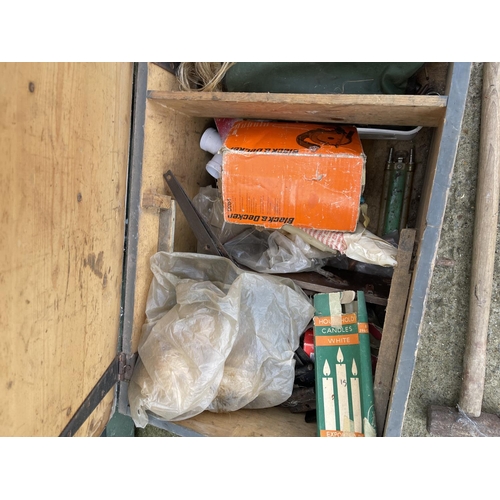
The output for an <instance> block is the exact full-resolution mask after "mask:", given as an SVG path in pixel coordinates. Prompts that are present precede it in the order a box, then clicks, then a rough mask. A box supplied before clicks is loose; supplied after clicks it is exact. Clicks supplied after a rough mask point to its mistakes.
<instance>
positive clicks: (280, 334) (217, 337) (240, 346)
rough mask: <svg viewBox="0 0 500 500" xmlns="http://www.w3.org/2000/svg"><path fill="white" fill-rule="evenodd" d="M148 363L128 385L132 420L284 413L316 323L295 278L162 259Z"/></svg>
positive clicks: (203, 261) (206, 261)
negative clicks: (302, 343) (297, 355)
mask: <svg viewBox="0 0 500 500" xmlns="http://www.w3.org/2000/svg"><path fill="white" fill-rule="evenodd" d="M151 269H152V271H153V275H154V277H153V281H152V284H151V287H150V291H149V295H148V300H147V305H146V323H145V324H144V327H143V332H142V338H141V342H140V344H139V360H138V363H137V364H136V368H135V370H134V373H133V375H132V379H131V381H130V384H129V391H128V395H129V403H130V411H131V416H132V419H133V420H134V423H135V425H136V426H138V427H145V426H146V425H147V423H148V415H147V413H146V412H147V411H150V412H152V413H153V414H155V415H156V416H158V417H160V418H163V419H165V420H167V421H176V420H183V419H186V418H190V417H193V416H195V415H197V414H199V413H201V412H202V411H204V410H210V411H213V412H227V411H235V410H238V409H240V408H244V407H245V408H265V407H270V406H277V405H279V404H281V403H283V402H284V401H286V400H287V399H288V398H289V397H290V396H291V394H292V390H293V381H294V376H295V372H294V369H295V361H294V352H295V350H296V349H297V348H298V346H299V338H300V335H301V334H302V332H303V331H304V329H305V328H306V326H307V325H308V323H309V322H310V320H311V319H312V317H313V315H314V307H313V306H312V305H311V303H310V301H309V299H308V298H307V296H306V295H305V294H304V292H303V291H302V290H301V289H300V288H299V287H298V286H297V285H295V283H294V282H293V281H291V280H289V279H286V278H278V277H274V276H268V275H259V274H256V273H251V272H245V271H243V270H241V269H239V268H238V267H236V266H235V265H234V264H233V263H232V262H231V261H230V260H228V259H225V258H223V257H218V256H209V255H200V254H189V253H166V252H158V253H157V254H155V255H154V256H153V257H152V258H151Z"/></svg>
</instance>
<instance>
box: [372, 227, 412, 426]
mask: <svg viewBox="0 0 500 500" xmlns="http://www.w3.org/2000/svg"><path fill="white" fill-rule="evenodd" d="M414 244H415V230H414V229H403V230H402V232H401V237H400V239H399V247H398V254H397V261H398V265H397V267H396V269H395V270H394V274H393V277H392V283H391V292H390V294H389V301H388V304H387V309H386V316H385V322H384V329H383V333H382V341H381V342H380V349H379V353H378V360H377V368H376V370H375V377H374V380H373V389H374V397H375V419H376V422H377V430H378V434H379V435H383V429H384V423H385V417H386V414H387V406H388V404H389V396H390V394H391V387H392V379H393V377H394V369H395V367H396V359H397V355H398V349H399V342H400V340H401V330H402V328H403V321H404V316H405V311H406V302H407V300H408V293H409V291H410V282H411V272H410V265H411V260H412V257H413V248H414Z"/></svg>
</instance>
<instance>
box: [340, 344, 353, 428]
mask: <svg viewBox="0 0 500 500" xmlns="http://www.w3.org/2000/svg"><path fill="white" fill-rule="evenodd" d="M343 361H344V355H343V354H342V350H341V349H340V347H339V350H338V352H337V362H338V364H337V365H336V373H337V399H338V402H339V418H340V430H342V431H350V430H351V428H350V427H351V426H350V420H349V396H348V394H347V372H346V367H345V363H343Z"/></svg>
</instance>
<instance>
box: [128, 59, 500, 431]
mask: <svg viewBox="0 0 500 500" xmlns="http://www.w3.org/2000/svg"><path fill="white" fill-rule="evenodd" d="M482 68H483V66H482V63H474V65H473V68H472V74H471V80H470V87H469V95H468V98H467V105H466V110H465V117H464V121H463V126H462V133H461V139H460V144H459V148H458V156H457V161H456V164H455V169H454V174H453V179H452V185H451V189H450V193H449V198H448V203H447V208H446V213H445V219H444V224H443V229H442V233H441V239H440V244H439V251H438V261H437V264H436V267H435V269H434V274H433V278H432V284H431V288H430V292H429V297H428V302H427V307H426V313H425V317H424V323H423V328H422V332H421V337H420V342H419V349H418V354H417V361H416V368H415V373H414V377H413V381H412V385H411V391H410V397H409V402H408V408H407V412H406V416H405V420H404V425H403V436H408V437H409V436H429V434H428V433H427V430H426V424H427V409H428V407H429V405H432V404H437V405H444V406H450V407H453V406H456V404H457V402H458V397H459V391H460V384H461V376H462V360H463V352H464V346H465V334H466V330H467V321H468V304H469V299H468V293H469V279H470V269H471V257H472V236H473V229H474V205H475V183H476V170H477V164H478V155H479V127H480V114H481V94H482ZM499 235H500V231H499ZM497 241H498V243H497V251H496V254H498V251H499V250H498V249H499V248H500V238H499V239H498V240H497ZM499 283H500V262H499V259H498V258H497V260H496V264H495V280H494V290H493V297H492V304H491V319H490V326H489V334H488V353H487V356H488V357H487V370H486V385H485V393H484V403H483V411H484V412H488V413H496V414H499V413H500V328H499V327H500V289H499ZM137 435H138V436H168V435H171V434H170V433H167V432H165V431H162V430H161V429H156V428H154V427H151V426H148V427H147V428H146V429H140V430H137Z"/></svg>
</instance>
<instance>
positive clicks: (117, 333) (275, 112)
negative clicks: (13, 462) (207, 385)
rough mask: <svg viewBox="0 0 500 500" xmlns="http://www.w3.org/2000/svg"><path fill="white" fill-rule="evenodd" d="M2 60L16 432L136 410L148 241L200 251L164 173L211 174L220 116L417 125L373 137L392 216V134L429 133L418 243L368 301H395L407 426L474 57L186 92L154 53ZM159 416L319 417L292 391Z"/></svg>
mask: <svg viewBox="0 0 500 500" xmlns="http://www.w3.org/2000/svg"><path fill="white" fill-rule="evenodd" d="M0 69H1V72H0V73H1V74H2V77H3V78H2V79H1V82H0V102H1V103H2V110H3V112H2V114H1V116H0V127H1V131H2V133H1V136H0V153H1V155H0V158H1V162H2V167H1V169H0V190H1V196H0V229H1V234H2V240H1V241H2V244H1V249H2V250H1V265H0V296H1V298H2V304H3V306H2V309H1V312H0V328H1V330H2V335H1V336H0V353H1V354H0V367H1V369H0V395H1V400H2V407H1V408H0V435H2V436H59V435H78V436H99V435H101V434H102V431H103V430H104V428H105V427H106V424H107V422H108V421H109V419H110V417H111V415H112V414H113V412H115V411H117V412H120V413H123V414H127V412H128V411H129V409H128V400H127V384H128V379H129V378H130V375H131V373H132V371H133V365H134V361H135V354H136V352H137V346H138V343H139V339H140V335H141V327H142V324H143V322H144V311H145V305H146V298H147V294H148V289H149V285H150V282H151V277H152V275H151V272H150V269H149V259H150V257H151V255H153V254H154V253H155V252H156V251H157V250H158V249H162V250H171V249H175V251H180V252H183V251H190V252H191V251H196V238H195V236H194V235H193V233H192V231H191V229H190V227H189V225H188V223H187V221H186V219H185V218H184V215H183V214H182V212H181V211H180V210H179V209H178V208H177V210H176V203H175V202H174V200H173V198H172V197H171V193H170V192H169V190H168V187H167V185H166V183H165V180H164V178H163V174H164V173H165V172H167V171H168V170H172V171H173V172H174V173H175V175H176V177H177V178H178V180H179V182H181V183H182V185H183V186H184V188H185V189H186V191H187V193H188V195H189V196H190V197H193V196H194V195H195V194H197V192H198V189H199V187H200V186H205V185H208V184H209V183H210V179H209V176H208V174H207V172H206V170H205V164H206V162H207V160H208V159H209V157H210V155H209V154H208V153H206V152H204V151H202V150H201V149H200V147H199V139H200V136H201V134H202V133H203V131H204V130H205V129H206V128H207V127H208V126H209V125H210V124H211V123H213V118H216V117H221V118H231V117H234V118H255V119H273V120H288V121H308V122H310V121H315V122H318V123H341V124H355V125H358V126H360V125H362V126H365V127H402V126H405V127H415V128H416V127H421V128H419V129H418V130H419V131H418V134H417V135H416V137H415V138H413V139H412V140H411V141H394V140H391V139H387V140H380V139H374V140H372V139H369V138H367V139H364V140H363V147H364V150H365V153H366V155H367V172H366V185H367V191H366V195H365V197H366V202H367V203H368V206H369V207H372V208H373V209H374V211H375V212H374V215H373V220H372V222H371V224H375V225H376V219H377V207H378V206H379V204H380V193H381V191H382V189H381V185H382V179H383V171H384V168H385V163H386V156H387V151H388V150H389V148H390V147H392V146H394V147H395V148H398V147H402V148H407V147H409V146H410V144H411V147H414V150H415V161H416V169H415V177H414V190H415V193H414V194H415V196H414V198H413V199H414V202H413V206H412V210H413V218H411V217H410V220H411V222H412V225H411V226H410V227H414V228H415V232H414V236H415V244H413V240H412V239H411V237H412V236H413V235H406V236H405V238H406V239H404V241H402V243H401V244H400V253H401V259H402V261H401V262H403V261H405V262H406V264H405V266H404V267H403V266H402V267H401V268H400V270H399V271H398V274H397V275H396V273H395V275H394V277H393V281H392V286H391V289H390V292H389V294H388V297H386V298H385V299H383V298H382V299H381V298H380V297H379V296H378V295H377V291H376V290H372V292H373V293H372V296H371V298H370V289H369V287H368V288H365V290H364V291H365V296H366V299H367V302H368V301H369V300H373V301H375V300H382V302H381V303H383V304H387V314H388V316H387V317H386V325H388V326H387V330H388V332H389V333H387V341H386V342H385V343H386V345H385V346H383V349H382V346H381V355H380V358H379V364H380V372H379V373H378V374H377V375H376V376H375V390H376V397H378V398H379V402H381V403H380V405H381V406H380V408H379V412H380V414H381V415H382V420H380V421H379V422H378V425H379V426H380V429H379V435H386V436H398V435H400V433H401V429H402V424H403V419H404V414H405V409H406V403H407V398H408V393H409V390H410V384H411V379H412V374H413V370H414V365H415V355H416V349H417V344H418V337H419V332H420V325H421V322H422V318H423V313H424V309H425V302H426V296H427V291H428V287H429V284H430V279H431V275H432V270H433V266H434V261H435V258H436V252H437V247H438V241H439V236H440V230H441V226H442V221H443V216H444V211H445V205H446V199H447V195H448V189H449V186H450V182H451V176H452V172H453V166H454V161H455V154H456V150H457V146H458V141H459V133H460V128H461V122H462V116H463V112H464V107H465V99H466V95H467V88H468V82H469V74H470V63H429V64H427V65H426V66H425V72H426V73H424V76H425V75H427V76H429V77H430V81H432V82H433V84H434V85H435V87H436V88H435V91H434V92H432V93H427V94H425V95H345V94H342V95H314V94H269V93H255V94H253V93H205V92H182V91H178V90H176V89H177V88H178V87H177V81H176V78H175V76H174V74H173V73H172V72H171V71H168V67H167V69H165V66H164V65H163V67H162V66H160V65H158V64H155V63H136V64H133V63H95V64H94V63H57V64H56V63H24V64H21V63H2V64H0ZM405 245H406V246H405ZM403 254H404V255H403ZM298 279H299V280H300V277H299V278H298ZM404 283H408V285H407V286H406V288H405V286H404ZM311 286H313V287H316V288H315V290H316V291H326V290H327V288H328V287H327V288H326V289H325V285H324V283H320V282H318V283H316V284H313V285H311ZM406 295H408V296H407V297H406ZM384 300H385V302H384ZM391 331H392V333H391ZM384 333H385V332H384ZM382 351H383V352H382ZM384 353H386V354H384ZM384 356H387V360H388V361H387V363H384V359H385V358H384ZM381 359H382V362H381ZM391 359H392V360H393V362H391V361H390V360H391ZM377 369H378V368H377ZM151 423H153V424H154V425H158V426H161V427H164V428H166V429H170V430H173V431H174V432H176V433H178V434H181V435H206V436H314V435H316V426H315V425H314V424H308V423H306V422H305V420H304V416H303V415H302V414H294V413H291V412H290V411H289V410H288V409H287V408H283V407H276V408H270V409H265V410H240V411H238V412H234V413H231V414H213V413H202V414H200V415H198V416H197V417H194V418H192V419H189V420H187V421H182V422H176V423H175V424H174V423H168V422H161V421H159V420H158V419H155V418H153V417H152V418H151Z"/></svg>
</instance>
